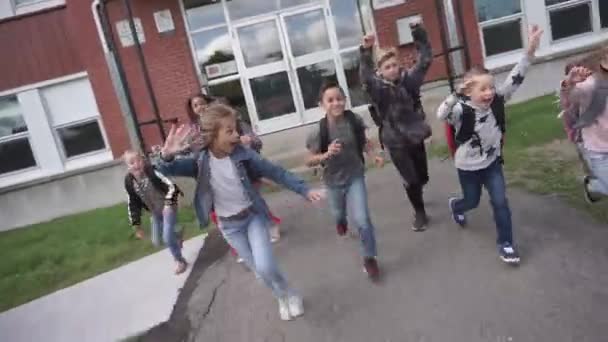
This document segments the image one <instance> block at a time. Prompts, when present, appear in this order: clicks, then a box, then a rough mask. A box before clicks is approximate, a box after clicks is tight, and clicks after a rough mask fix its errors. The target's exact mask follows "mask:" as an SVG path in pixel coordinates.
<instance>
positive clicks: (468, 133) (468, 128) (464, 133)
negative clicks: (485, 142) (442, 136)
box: [454, 103, 475, 146]
mask: <svg viewBox="0 0 608 342" xmlns="http://www.w3.org/2000/svg"><path fill="white" fill-rule="evenodd" d="M461 121H462V123H461V125H460V129H459V130H458V132H456V135H455V136H454V141H455V142H456V146H460V145H462V144H464V143H466V142H467V141H469V139H471V137H473V133H475V109H473V107H471V106H469V105H466V104H464V103H463V104H462V119H461Z"/></svg>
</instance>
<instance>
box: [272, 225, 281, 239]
mask: <svg viewBox="0 0 608 342" xmlns="http://www.w3.org/2000/svg"><path fill="white" fill-rule="evenodd" d="M280 239H281V229H280V228H279V225H277V224H275V225H273V226H272V227H270V242H272V243H276V242H279V240H280Z"/></svg>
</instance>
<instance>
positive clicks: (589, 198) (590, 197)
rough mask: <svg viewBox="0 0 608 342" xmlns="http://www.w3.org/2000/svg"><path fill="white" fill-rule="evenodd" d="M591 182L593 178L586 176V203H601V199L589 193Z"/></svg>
mask: <svg viewBox="0 0 608 342" xmlns="http://www.w3.org/2000/svg"><path fill="white" fill-rule="evenodd" d="M590 182H591V177H590V176H585V178H583V191H584V192H583V195H584V196H585V201H587V203H589V204H593V203H595V202H597V201H599V199H597V198H595V197H593V194H592V193H591V192H590V191H589V183H590Z"/></svg>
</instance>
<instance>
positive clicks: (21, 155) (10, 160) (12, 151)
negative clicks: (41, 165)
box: [0, 137, 36, 174]
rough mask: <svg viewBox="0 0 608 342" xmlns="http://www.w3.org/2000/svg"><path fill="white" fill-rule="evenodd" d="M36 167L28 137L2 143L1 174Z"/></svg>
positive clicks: (0, 150) (0, 151)
mask: <svg viewBox="0 0 608 342" xmlns="http://www.w3.org/2000/svg"><path fill="white" fill-rule="evenodd" d="M33 166H36V159H34V153H33V152H32V147H31V146H30V142H29V140H28V138H27V137H23V138H19V139H14V140H10V141H5V142H2V143H0V174H3V173H8V172H13V171H17V170H22V169H27V168H30V167H33Z"/></svg>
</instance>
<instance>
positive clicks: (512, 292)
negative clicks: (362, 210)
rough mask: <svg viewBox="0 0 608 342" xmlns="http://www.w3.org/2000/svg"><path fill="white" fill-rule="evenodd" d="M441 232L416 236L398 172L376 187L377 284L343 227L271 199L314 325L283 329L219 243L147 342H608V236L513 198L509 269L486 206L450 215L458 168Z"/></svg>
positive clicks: (549, 202) (432, 195)
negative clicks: (513, 261) (517, 253)
mask: <svg viewBox="0 0 608 342" xmlns="http://www.w3.org/2000/svg"><path fill="white" fill-rule="evenodd" d="M431 170H432V174H431V184H430V186H429V187H428V189H427V193H426V194H427V195H426V198H427V202H428V210H429V212H430V214H431V215H432V222H433V223H432V226H431V227H430V229H429V230H428V231H427V232H424V233H416V232H413V231H411V230H410V229H409V227H410V225H409V221H410V215H411V212H410V209H409V206H408V204H407V202H406V199H405V193H404V191H403V189H402V188H401V186H400V184H399V180H398V177H397V176H396V174H395V171H394V169H393V167H392V166H391V165H388V166H387V167H386V168H384V169H383V170H377V171H372V172H370V173H369V174H368V188H369V193H370V202H371V211H372V215H373V221H374V222H375V224H376V228H377V237H378V248H379V254H380V256H379V257H380V263H381V267H382V269H383V271H384V275H385V276H384V279H383V281H382V282H381V283H380V284H378V285H374V284H372V283H370V282H369V281H368V280H367V279H366V277H365V275H364V274H363V272H362V270H361V264H360V259H359V256H358V244H357V241H356V240H354V239H352V238H350V239H345V238H339V237H337V236H336V235H335V233H334V229H333V227H332V224H331V221H330V218H329V215H328V213H327V212H326V211H322V210H319V209H316V208H314V207H312V206H311V205H303V203H302V202H301V201H300V199H299V198H297V197H296V196H294V195H293V194H290V193H286V192H281V193H277V194H272V195H270V196H269V197H268V198H269V202H270V203H271V207H272V208H273V209H274V210H275V212H277V213H278V214H279V215H280V216H282V218H283V219H284V222H285V226H284V229H285V231H286V232H285V237H284V239H283V240H282V241H281V242H280V244H279V245H278V246H277V247H276V254H277V255H278V257H279V259H280V263H281V265H282V268H283V269H284V270H285V272H286V274H287V275H288V278H289V279H290V281H291V282H292V283H293V285H295V287H296V288H297V289H298V290H299V291H300V292H301V293H302V294H303V295H304V298H305V307H306V314H305V315H304V316H303V317H301V318H299V319H297V320H295V321H293V322H282V321H280V320H279V318H278V312H277V311H278V310H277V305H276V302H275V301H274V300H273V299H272V297H271V295H270V291H268V290H267V289H266V288H264V287H263V286H262V285H261V284H259V283H258V282H257V281H256V280H255V278H254V276H253V275H252V274H251V272H248V271H246V270H245V269H243V267H242V266H241V265H238V264H236V263H235V262H234V260H233V259H232V257H231V256H230V255H227V254H225V253H224V252H225V245H224V244H223V242H222V239H221V238H220V237H219V236H217V235H215V234H214V235H212V236H210V238H209V239H208V241H207V242H206V246H205V249H206V250H205V251H203V253H202V254H201V257H200V259H199V261H200V263H199V265H197V267H196V269H195V271H194V272H197V274H196V275H193V276H192V277H191V279H189V285H188V284H187V286H186V287H187V288H188V289H187V291H184V293H183V294H182V296H180V299H179V300H178V304H177V309H176V311H175V312H174V314H173V316H172V320H171V321H169V322H168V323H167V324H164V325H163V326H161V327H159V328H158V329H155V330H153V331H151V332H150V333H149V334H148V335H147V337H146V339H145V340H147V341H172V340H176V341H177V340H180V341H183V340H185V341H201V342H202V341H204V342H215V341H218V342H219V341H230V342H241V341H242V342H258V341H260V342H262V341H264V342H275V341H288V342H300V341H302V342H310V341H315V342H325V341H326V342H341V341H344V342H376V341H379V342H388V341H415V342H445V341H454V342H476V341H489V342H507V341H535V342H541V341H550V342H554V341H560V342H562V341H563V342H565V341H577V342H582V341H589V342H599V341H608V334H607V333H606V328H607V327H608V273H607V272H606V271H607V270H608V247H607V245H608V227H605V226H602V225H600V224H597V223H595V222H594V221H592V220H591V219H590V218H589V217H588V216H587V215H585V214H584V213H582V212H579V211H577V210H575V209H572V208H569V207H567V206H565V205H564V204H563V203H562V202H561V201H560V200H558V199H556V198H552V197H541V196H535V195H530V194H526V193H523V192H520V191H516V190H514V189H510V191H509V197H510V201H511V204H512V207H513V217H514V223H515V227H516V228H515V236H516V240H517V242H518V244H519V246H520V249H521V253H522V256H523V263H522V265H521V266H520V267H518V268H512V267H509V266H506V265H504V264H502V263H501V262H500V261H499V259H498V256H497V252H496V247H495V244H494V241H495V229H494V224H493V220H492V216H491V211H490V209H489V206H488V204H487V203H485V202H486V201H487V196H486V195H485V194H484V199H483V200H482V201H483V202H484V203H483V204H482V206H481V207H480V209H478V210H477V211H475V212H474V213H472V214H471V215H470V217H469V221H470V222H469V228H467V229H465V230H462V229H460V228H457V227H455V226H454V225H453V224H452V223H451V221H450V219H449V214H448V211H447V208H446V201H447V198H448V195H449V194H451V193H454V192H457V191H458V186H457V182H456V177H455V174H454V170H453V169H452V167H451V166H450V165H449V164H448V162H443V163H442V162H439V161H435V162H433V163H432V164H431Z"/></svg>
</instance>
